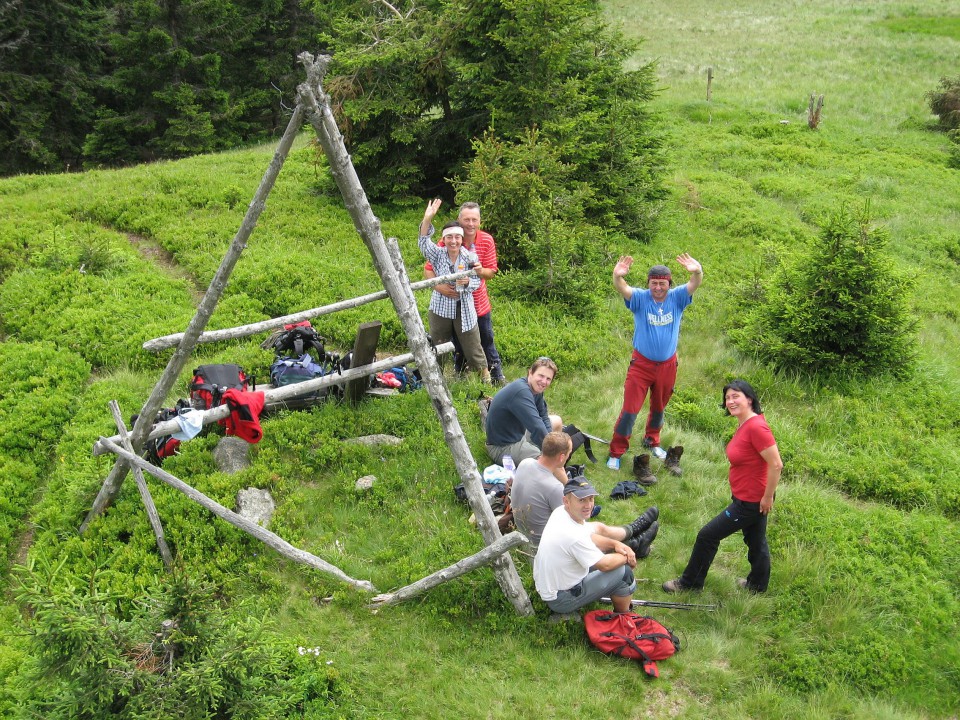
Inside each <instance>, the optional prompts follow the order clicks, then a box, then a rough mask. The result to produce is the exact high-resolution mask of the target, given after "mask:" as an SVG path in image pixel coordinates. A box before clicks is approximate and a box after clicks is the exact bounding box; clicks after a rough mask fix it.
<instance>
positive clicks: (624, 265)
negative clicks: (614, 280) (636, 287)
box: [613, 255, 633, 278]
mask: <svg viewBox="0 0 960 720" xmlns="http://www.w3.org/2000/svg"><path fill="white" fill-rule="evenodd" d="M632 265H633V258H632V257H630V256H629V255H621V256H620V259H619V260H617V264H616V265H615V266H614V268H613V276H614V277H619V278H622V277H626V275H627V273H628V272H630V268H631V266H632Z"/></svg>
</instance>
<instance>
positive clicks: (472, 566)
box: [367, 532, 527, 609]
mask: <svg viewBox="0 0 960 720" xmlns="http://www.w3.org/2000/svg"><path fill="white" fill-rule="evenodd" d="M525 542H527V538H526V536H524V535H522V534H520V533H519V532H512V533H510V534H509V535H505V536H503V537H501V538H500V539H499V540H497V541H496V542H495V543H493V544H492V545H487V546H486V547H485V548H484V549H483V550H481V551H480V552H478V553H476V554H474V555H471V556H470V557H465V558H464V559H463V560H459V561H457V562H455V563H454V564H453V565H450V566H449V567H446V568H444V569H443V570H438V571H437V572H435V573H433V574H432V575H427V577H425V578H423V579H421V580H417V581H416V582H415V583H411V584H410V585H407V586H406V587H402V588H400V589H399V590H396V591H395V592H392V593H384V594H383V595H377V596H376V597H374V598H373V602H371V603H370V604H369V605H367V607H368V608H371V609H377V608H381V607H386V606H387V605H395V604H397V603H398V602H403V601H404V600H409V599H410V598H412V597H416V596H417V595H421V594H423V593H425V592H426V591H427V590H431V589H433V588H435V587H436V586H437V585H440V584H442V583H445V582H447V581H448V580H453V579H454V578H458V577H460V576H461V575H466V574H467V573H468V572H470V571H471V570H476V569H477V568H478V567H483V566H484V565H489V564H490V563H492V562H493V561H494V560H496V559H497V558H498V557H500V556H501V555H503V554H504V553H505V552H509V551H510V550H511V549H513V548H515V547H517V546H518V545H521V544H523V543H525Z"/></svg>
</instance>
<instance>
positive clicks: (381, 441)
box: [344, 435, 403, 447]
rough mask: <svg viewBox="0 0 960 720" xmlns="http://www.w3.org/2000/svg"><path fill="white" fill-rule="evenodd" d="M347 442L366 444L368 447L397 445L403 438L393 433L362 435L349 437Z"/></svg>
mask: <svg viewBox="0 0 960 720" xmlns="http://www.w3.org/2000/svg"><path fill="white" fill-rule="evenodd" d="M344 442H345V443H350V444H351V445H365V446H366V447H379V446H380V445H392V446H396V445H399V444H400V443H402V442H403V438H398V437H395V436H393V435H364V436H362V437H355V438H348V439H347V440H344Z"/></svg>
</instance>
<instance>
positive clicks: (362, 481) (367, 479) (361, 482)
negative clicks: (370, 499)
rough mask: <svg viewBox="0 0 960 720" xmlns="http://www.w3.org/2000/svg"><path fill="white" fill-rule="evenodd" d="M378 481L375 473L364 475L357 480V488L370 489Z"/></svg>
mask: <svg viewBox="0 0 960 720" xmlns="http://www.w3.org/2000/svg"><path fill="white" fill-rule="evenodd" d="M376 481H377V478H376V476H374V475H364V476H363V477H362V478H359V479H358V480H357V484H356V488H357V490H369V489H370V488H372V487H373V484H374V483H375V482H376Z"/></svg>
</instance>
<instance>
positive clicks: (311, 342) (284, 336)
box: [261, 320, 327, 364]
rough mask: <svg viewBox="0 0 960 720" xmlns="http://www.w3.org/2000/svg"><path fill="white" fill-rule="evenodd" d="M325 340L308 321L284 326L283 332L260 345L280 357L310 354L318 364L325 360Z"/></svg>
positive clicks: (275, 334) (297, 356) (277, 333)
mask: <svg viewBox="0 0 960 720" xmlns="http://www.w3.org/2000/svg"><path fill="white" fill-rule="evenodd" d="M325 342H326V340H325V339H324V338H323V337H322V336H320V335H318V334H317V331H316V330H314V329H313V327H312V326H311V325H310V321H309V320H304V321H303V322H302V323H296V324H294V325H284V326H283V330H281V331H279V332H276V333H274V334H273V335H271V336H270V337H269V338H267V340H266V341H265V342H264V343H263V344H262V345H261V347H263V348H265V349H267V350H273V351H274V352H275V353H276V354H277V355H278V356H281V357H296V358H299V357H303V356H304V355H305V354H306V353H310V354H311V355H312V356H313V357H314V359H315V360H316V361H317V362H318V363H321V364H322V363H323V361H324V360H326V359H327V353H326V349H325V347H324V343H325Z"/></svg>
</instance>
